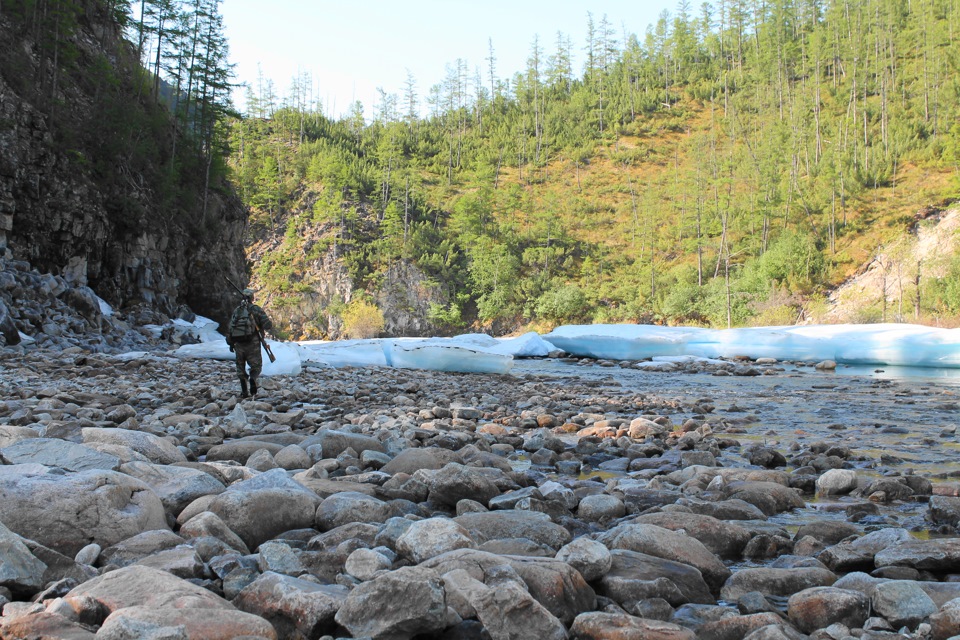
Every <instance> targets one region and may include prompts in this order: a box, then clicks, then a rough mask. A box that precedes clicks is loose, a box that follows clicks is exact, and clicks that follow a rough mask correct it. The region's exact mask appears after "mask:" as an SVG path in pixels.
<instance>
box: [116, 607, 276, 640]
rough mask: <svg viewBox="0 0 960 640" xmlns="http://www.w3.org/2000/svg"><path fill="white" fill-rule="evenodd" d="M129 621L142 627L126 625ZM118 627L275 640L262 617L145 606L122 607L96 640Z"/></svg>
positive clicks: (228, 639)
mask: <svg viewBox="0 0 960 640" xmlns="http://www.w3.org/2000/svg"><path fill="white" fill-rule="evenodd" d="M131 621H132V622H135V623H140V625H143V626H140V625H129V622H131ZM125 623H127V624H125ZM121 626H126V628H130V627H134V628H139V629H143V628H145V627H150V626H153V627H159V628H171V629H177V628H181V629H182V630H183V633H184V634H185V636H186V638H188V639H189V640H233V639H234V638H239V637H251V638H262V639H264V640H276V638H277V632H276V631H275V630H274V628H273V625H271V624H270V623H269V622H267V621H266V620H264V619H263V618H261V617H258V616H255V615H251V614H249V613H244V612H242V611H232V610H229V609H213V608H209V607H203V608H191V607H163V608H156V609H155V608H151V607H144V606H132V607H125V608H123V609H119V610H117V611H114V612H113V613H111V614H110V615H109V616H108V617H107V619H106V620H105V621H104V623H103V627H102V628H101V630H100V632H99V633H97V638H100V636H101V635H108V634H111V630H112V629H114V628H117V627H121ZM165 637H166V636H165Z"/></svg>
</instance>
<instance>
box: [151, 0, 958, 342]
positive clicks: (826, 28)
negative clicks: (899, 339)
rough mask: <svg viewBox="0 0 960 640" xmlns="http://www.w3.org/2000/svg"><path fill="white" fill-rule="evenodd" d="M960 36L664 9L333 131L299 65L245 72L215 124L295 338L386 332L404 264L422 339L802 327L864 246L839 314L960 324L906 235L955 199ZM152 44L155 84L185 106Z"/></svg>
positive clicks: (829, 7)
mask: <svg viewBox="0 0 960 640" xmlns="http://www.w3.org/2000/svg"><path fill="white" fill-rule="evenodd" d="M197 2H199V0H197ZM207 3H208V4H209V0H208V2H207ZM143 4H144V6H145V7H170V8H171V10H172V11H173V13H174V14H176V13H177V11H176V7H175V6H174V5H175V4H176V3H172V2H171V0H163V1H158V0H150V1H149V2H146V1H145V2H144V3H143ZM186 4H189V5H193V4H195V2H190V3H186ZM216 4H217V3H216V1H215V0H213V1H212V5H213V7H212V8H213V11H212V13H214V14H215V10H216ZM197 6H198V7H199V4H198V5H197ZM181 8H183V7H181ZM187 8H190V7H187ZM208 9H209V7H208ZM191 10H193V9H191ZM149 11H150V10H148V11H147V12H146V13H145V14H144V15H147V16H148V22H150V21H152V22H151V24H152V25H153V28H154V31H153V32H152V39H151V38H148V40H150V41H153V40H156V38H158V37H160V36H159V35H158V33H159V32H158V31H156V28H157V25H158V24H159V23H161V22H163V21H164V19H163V18H162V17H160V13H153V14H151V13H149ZM196 11H199V9H196ZM156 12H162V10H161V9H160V8H157V9H156ZM188 13H189V12H188ZM207 13H211V11H209V10H208V11H207ZM171 20H172V21H173V22H176V20H173V19H172V18H171ZM181 22H182V23H183V28H182V32H183V33H185V34H189V33H190V29H191V23H190V21H189V20H183V19H182V18H181V19H180V22H177V24H180V23H181ZM958 25H960V0H833V1H824V0H718V1H716V2H713V3H704V4H703V5H702V6H699V7H693V6H692V4H691V3H690V2H687V1H685V0H682V1H680V2H678V3H677V5H676V8H675V9H674V10H673V11H671V12H669V13H664V14H663V15H662V16H661V17H660V19H659V20H658V21H657V22H656V24H653V25H649V26H647V25H635V26H636V28H638V29H642V31H639V32H637V33H630V32H629V31H623V30H621V29H620V28H615V27H614V25H612V24H611V23H610V22H609V21H608V20H607V18H606V16H598V15H594V14H592V13H589V12H587V11H585V14H584V30H583V33H584V34H585V35H584V36H582V39H581V40H579V41H578V40H575V39H574V37H573V36H571V35H570V34H564V33H557V34H554V35H553V36H551V37H549V38H541V37H533V39H532V41H531V43H530V46H529V56H528V59H527V65H526V68H524V69H521V70H516V72H513V71H514V70H511V73H513V75H509V76H508V75H506V74H505V73H504V72H505V70H503V69H500V68H499V67H498V65H497V58H496V50H495V48H494V47H493V45H492V43H491V46H490V51H489V56H488V57H487V58H486V59H485V60H483V61H480V62H481V63H480V64H474V65H471V64H470V63H468V62H466V61H464V60H454V61H451V62H449V63H448V65H447V75H446V78H445V79H444V81H443V82H442V83H441V84H438V85H436V86H431V87H421V86H420V85H419V83H418V79H417V78H414V77H412V76H411V77H408V78H407V81H406V83H405V84H404V87H403V89H402V91H401V92H400V93H399V94H391V93H387V92H383V91H381V95H380V100H379V101H378V103H377V104H375V105H362V104H359V103H357V104H355V105H353V107H352V109H351V113H350V115H349V116H347V117H342V118H339V119H332V118H330V117H328V116H326V115H325V111H324V105H323V104H321V103H320V102H319V100H318V99H316V98H315V94H319V93H320V91H314V87H313V82H312V79H311V78H309V77H308V76H302V77H299V78H295V79H294V80H293V82H292V83H291V86H290V87H289V89H288V90H286V91H285V92H279V91H278V90H277V89H276V88H275V86H274V85H273V84H272V83H271V82H269V81H266V80H264V81H261V82H259V83H257V86H251V87H248V88H247V100H246V103H247V105H246V114H245V115H244V116H242V117H224V118H222V119H219V120H218V121H217V123H218V124H217V126H218V127H222V131H223V135H224V140H225V141H226V142H228V144H229V162H228V164H229V171H230V174H231V179H232V181H233V182H234V184H235V186H236V188H237V190H238V192H239V193H240V195H241V197H242V198H243V200H244V202H245V203H246V204H247V205H248V206H249V208H250V210H251V226H250V246H251V255H252V256H253V257H254V258H255V259H254V263H253V281H254V283H255V284H256V285H257V286H258V287H260V288H261V289H262V290H264V291H265V292H266V294H267V296H268V297H269V300H270V304H271V306H272V307H273V308H274V309H275V310H276V311H277V312H278V314H279V315H280V317H281V319H282V321H283V323H285V325H286V326H287V328H288V331H289V333H290V335H291V337H340V336H342V335H361V334H363V333H364V331H363V330H358V331H354V332H351V331H350V328H351V327H360V326H362V327H366V329H365V331H366V332H367V333H368V334H371V333H376V332H377V331H378V330H382V326H383V315H384V314H385V313H386V314H388V315H389V313H391V311H390V310H385V309H383V308H381V307H378V298H377V295H376V292H377V291H381V290H382V289H383V287H384V286H385V283H386V282H387V281H388V280H390V279H391V278H393V276H392V275H391V273H395V271H396V269H397V268H398V265H402V266H403V268H404V269H406V271H405V273H411V272H416V273H417V274H419V275H418V277H417V279H416V286H418V287H421V288H423V289H424V290H426V291H430V292H432V293H431V295H430V296H428V297H429V298H430V301H429V307H428V309H427V311H426V315H427V317H428V320H429V322H430V323H432V326H431V329H432V330H433V331H434V332H436V333H454V332H463V331H465V330H469V329H471V328H473V329H486V330H492V331H495V332H505V331H515V330H518V329H521V328H524V327H534V328H544V327H546V328H549V327H550V326H553V325H556V324H560V323H586V322H656V323H670V324H681V323H684V324H699V325H709V326H716V327H725V326H738V325H741V326H742V325H750V324H762V325H770V324H790V323H793V322H796V321H798V320H805V319H806V320H814V321H816V320H818V318H819V316H820V315H821V314H823V312H824V309H825V307H826V302H825V301H826V296H827V295H828V293H829V292H830V291H831V290H832V289H833V288H835V287H836V286H837V285H839V284H840V283H841V282H843V281H844V280H845V279H846V278H848V277H850V276H851V275H853V274H854V273H855V272H856V271H857V270H858V269H861V268H862V267H863V265H866V264H868V263H870V262H871V261H874V260H880V264H881V266H882V268H883V271H884V274H885V275H884V289H883V294H882V295H879V296H873V297H865V298H864V299H863V300H860V301H857V305H856V306H857V308H858V312H857V316H856V317H853V318H848V320H850V321H857V322H870V321H908V322H941V323H955V320H954V319H955V318H956V317H957V315H958V314H960V286H958V284H957V283H958V282H960V258H957V259H955V258H952V257H951V255H950V254H944V255H938V256H936V257H935V259H934V258H931V257H925V258H924V259H922V260H921V259H918V258H915V257H913V254H912V253H911V252H910V250H909V244H910V242H911V238H914V237H915V236H914V235H913V234H915V232H916V231H917V229H918V227H919V226H921V225H923V224H927V223H929V220H935V219H936V218H937V216H938V215H939V214H940V213H941V212H942V211H943V210H944V209H946V208H947V207H948V206H949V205H951V204H952V202H953V201H954V200H955V198H956V197H957V194H958V190H960V181H958V178H957V176H958V167H960V117H958V116H960V113H958V112H960V43H958V41H960V26H958ZM630 26H631V25H627V27H628V28H629V27H630ZM194 28H195V27H194ZM532 28H535V25H533V26H532ZM168 37H170V36H168ZM170 38H171V39H170V40H168V41H167V43H166V44H164V43H163V42H161V47H160V48H159V50H160V54H157V52H156V48H155V50H154V53H153V55H154V56H156V61H157V62H156V67H155V69H154V72H155V74H156V75H158V76H160V77H163V78H164V79H165V80H166V82H167V83H168V84H170V85H172V86H176V87H177V90H176V95H183V94H184V92H185V89H184V87H187V88H188V89H187V92H188V95H189V87H191V86H193V85H192V83H193V80H191V79H190V78H191V76H190V74H185V72H184V71H183V70H182V67H181V66H179V65H181V64H182V63H183V56H182V55H181V56H178V55H173V54H172V53H169V54H168V53H166V52H165V51H166V49H165V47H167V46H169V48H170V50H171V51H173V50H178V51H181V52H182V51H184V49H183V48H182V45H181V46H180V48H179V49H178V48H177V46H176V43H175V42H173V39H172V37H170ZM184 41H185V42H190V41H191V40H190V38H186V39H185V40H184ZM575 58H577V59H583V60H585V63H584V64H582V65H578V66H582V68H574V64H573V60H574V59H575ZM214 66H216V65H214ZM214 86H216V84H215V85H214ZM178 108H180V111H181V112H183V113H185V114H192V113H193V112H192V111H190V109H189V101H188V105H187V106H186V107H179V106H178ZM193 115H196V116H198V117H199V119H200V121H203V119H204V116H203V114H193ZM330 265H335V271H336V273H337V274H339V275H338V277H340V278H343V279H346V281H348V282H349V283H350V286H349V287H347V289H345V290H344V291H340V290H331V289H330V287H329V277H330V273H331V266H330ZM325 278H326V279H327V282H326V283H325V282H324V279H325ZM411 286H413V285H411ZM388 324H389V322H388ZM371 327H372V329H371Z"/></svg>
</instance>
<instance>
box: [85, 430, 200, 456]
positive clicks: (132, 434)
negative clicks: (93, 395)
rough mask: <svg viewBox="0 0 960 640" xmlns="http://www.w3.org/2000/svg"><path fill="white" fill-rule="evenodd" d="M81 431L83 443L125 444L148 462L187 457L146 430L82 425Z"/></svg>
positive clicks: (166, 441) (168, 442)
mask: <svg viewBox="0 0 960 640" xmlns="http://www.w3.org/2000/svg"><path fill="white" fill-rule="evenodd" d="M81 433H82V434H83V443H84V444H89V443H92V442H102V443H105V444H116V445H123V446H127V447H130V448H131V449H133V450H134V451H136V452H137V453H140V454H142V455H144V456H146V457H147V459H148V460H150V462H155V463H157V464H174V463H176V462H186V461H187V457H186V456H185V455H183V452H182V451H180V449H178V448H177V446H176V445H175V444H173V443H172V442H170V441H169V440H166V439H164V438H160V437H158V436H155V435H153V434H152V433H147V432H146V431H131V430H130V429H120V428H116V429H112V428H111V429H103V428H100V427H84V428H83V429H82V430H81Z"/></svg>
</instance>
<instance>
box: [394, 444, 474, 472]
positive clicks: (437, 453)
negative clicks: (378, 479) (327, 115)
mask: <svg viewBox="0 0 960 640" xmlns="http://www.w3.org/2000/svg"><path fill="white" fill-rule="evenodd" d="M451 462H457V463H460V464H462V463H463V459H462V458H461V457H460V454H459V453H457V452H456V451H451V450H449V449H443V448H441V447H416V448H410V449H404V450H403V451H401V452H400V453H398V454H397V455H396V457H394V458H393V459H392V460H391V461H390V462H388V463H387V464H385V465H383V467H381V469H380V470H381V471H383V472H384V473H389V474H390V475H395V474H397V473H406V474H408V475H413V474H414V473H416V472H417V471H419V470H420V469H442V468H443V467H445V466H446V465H447V464H449V463H451Z"/></svg>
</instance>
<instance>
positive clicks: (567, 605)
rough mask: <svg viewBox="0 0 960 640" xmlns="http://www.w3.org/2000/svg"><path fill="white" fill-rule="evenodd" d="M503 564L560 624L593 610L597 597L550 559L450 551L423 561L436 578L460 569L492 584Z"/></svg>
mask: <svg viewBox="0 0 960 640" xmlns="http://www.w3.org/2000/svg"><path fill="white" fill-rule="evenodd" d="M504 565H509V567H510V568H511V569H512V570H513V571H514V572H515V573H516V574H517V575H518V576H519V577H520V579H522V580H523V582H524V583H525V584H526V586H527V590H528V591H529V592H530V595H532V596H533V597H534V599H536V600H537V602H539V603H540V604H542V605H543V606H544V607H546V609H547V610H548V611H549V612H550V613H551V614H553V615H554V616H556V617H557V618H558V619H559V620H560V621H561V622H563V623H564V624H570V623H571V622H572V621H573V619H574V618H576V617H577V616H578V615H579V614H581V613H583V612H584V611H592V610H593V609H595V608H596V603H597V597H596V594H595V593H594V591H593V589H591V588H590V587H589V586H588V585H587V583H586V582H585V581H584V579H583V576H581V575H580V573H579V572H578V571H577V570H576V569H574V568H573V567H571V566H570V565H568V564H567V563H565V562H561V561H559V560H556V559H554V558H535V557H521V556H499V555H495V554H492V553H487V552H484V551H479V550H474V549H458V550H457V551H450V552H448V553H444V554H442V555H439V556H437V557H435V558H431V559H430V560H427V561H426V562H424V563H423V564H422V565H421V566H422V567H424V568H429V569H435V570H436V571H437V573H439V574H440V575H443V574H446V573H448V572H450V571H456V570H457V569H463V570H464V571H466V572H467V573H469V574H470V575H471V576H472V577H473V578H474V579H476V580H479V581H480V582H483V583H484V584H487V585H492V584H493V583H494V582H495V581H496V579H497V576H498V575H499V574H500V573H501V572H502V568H503V566H504Z"/></svg>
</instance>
